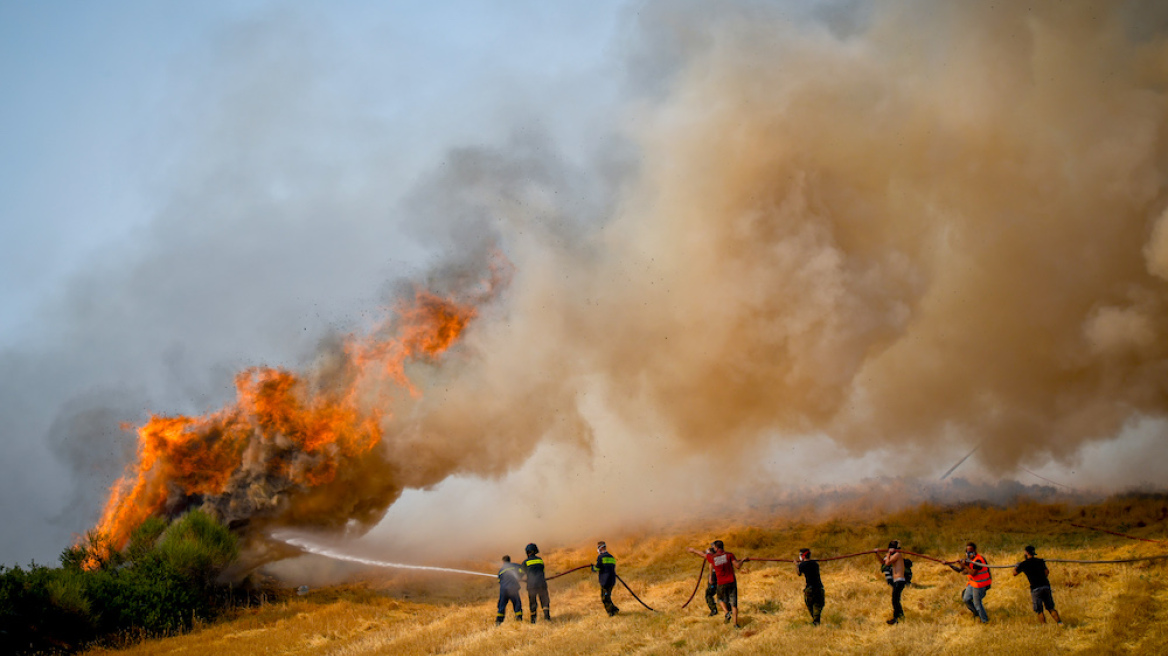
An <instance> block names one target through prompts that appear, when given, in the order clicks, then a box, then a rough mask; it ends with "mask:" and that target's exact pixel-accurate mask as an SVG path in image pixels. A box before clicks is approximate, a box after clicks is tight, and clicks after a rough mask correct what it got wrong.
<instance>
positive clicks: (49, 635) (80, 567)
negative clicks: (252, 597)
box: [0, 510, 239, 653]
mask: <svg viewBox="0 0 1168 656" xmlns="http://www.w3.org/2000/svg"><path fill="white" fill-rule="evenodd" d="M103 547H104V544H103V542H102V538H101V536H97V535H90V536H89V537H88V539H87V541H86V542H85V543H83V544H81V545H76V546H73V547H69V548H68V549H65V550H64V551H63V552H62V553H61V567H60V568H56V569H53V568H48V567H43V566H39V565H36V564H33V565H30V566H29V568H28V569H27V570H25V569H22V568H20V567H14V568H11V569H8V568H5V567H2V566H0V652H3V653H27V652H34V651H45V650H51V651H70V650H73V649H76V648H78V647H80V646H82V645H84V644H86V643H88V642H91V641H93V640H95V639H98V638H100V637H101V636H104V635H111V634H115V633H124V632H126V631H130V630H139V631H144V632H146V633H148V634H170V633H175V632H178V631H182V630H184V629H187V628H189V627H190V626H191V623H192V622H193V621H194V619H195V618H204V619H210V618H211V617H213V616H214V614H215V613H216V611H217V610H218V608H217V601H216V600H217V599H219V598H221V597H222V595H221V594H219V593H220V591H221V590H220V586H219V585H218V584H217V583H216V581H215V579H216V577H217V576H218V574H219V573H220V572H221V571H222V570H223V568H225V567H226V566H227V565H229V564H230V563H231V562H232V561H233V560H234V559H235V558H236V556H237V555H238V552H239V547H238V544H237V542H236V539H235V536H234V535H232V534H231V532H230V531H228V530H227V528H226V527H224V526H223V525H222V524H220V523H218V522H217V521H215V519H214V518H213V517H211V516H210V515H208V514H206V513H204V512H201V511H197V510H196V511H192V512H190V513H187V514H186V515H184V516H183V517H181V518H179V519H178V520H176V521H174V522H173V523H171V524H169V525H167V523H166V521H165V520H164V519H162V518H151V519H148V520H147V521H145V522H143V523H142V525H141V526H139V527H138V529H137V530H135V531H134V533H133V535H132V536H131V538H130V542H129V544H128V545H127V546H126V548H125V549H124V550H122V551H121V552H114V553H112V555H110V556H109V557H107V558H105V559H104V560H102V561H101V565H100V567H97V568H95V569H90V570H86V569H85V565H86V564H87V563H92V562H94V561H93V560H92V559H91V555H93V554H101V553H109V552H108V550H106V549H104V548H103Z"/></svg>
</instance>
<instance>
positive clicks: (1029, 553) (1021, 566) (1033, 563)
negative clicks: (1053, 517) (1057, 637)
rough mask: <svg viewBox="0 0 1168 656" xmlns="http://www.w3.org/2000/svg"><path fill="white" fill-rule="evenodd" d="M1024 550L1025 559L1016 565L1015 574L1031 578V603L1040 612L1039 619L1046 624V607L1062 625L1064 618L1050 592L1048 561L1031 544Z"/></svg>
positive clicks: (1036, 611) (1035, 610)
mask: <svg viewBox="0 0 1168 656" xmlns="http://www.w3.org/2000/svg"><path fill="white" fill-rule="evenodd" d="M1023 551H1025V554H1024V555H1023V556H1022V558H1023V560H1022V562H1020V563H1018V565H1017V566H1015V567H1014V576H1018V575H1019V574H1025V575H1026V578H1027V579H1029V580H1030V603H1031V605H1032V607H1033V608H1034V612H1035V613H1038V619H1039V620H1040V621H1041V622H1042V623H1043V624H1046V613H1044V612H1043V608H1044V607H1045V609H1046V610H1049V611H1050V616H1051V617H1053V618H1054V621H1055V622H1057V623H1058V625H1059V626H1062V625H1063V620H1062V618H1060V617H1059V614H1058V611H1057V610H1055V609H1054V595H1053V594H1051V592H1050V570H1049V569H1047V567H1046V561H1045V560H1043V559H1041V558H1039V557H1038V554H1036V553H1034V547H1032V546H1030V545H1027V546H1026V548H1025V549H1023Z"/></svg>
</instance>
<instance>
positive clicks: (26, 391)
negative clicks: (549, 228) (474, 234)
mask: <svg viewBox="0 0 1168 656" xmlns="http://www.w3.org/2000/svg"><path fill="white" fill-rule="evenodd" d="M620 5H621V3H618V2H607V1H601V2H595V1H590V2H579V3H555V5H554V8H553V6H552V5H551V4H549V3H544V2H536V1H532V2H503V3H488V2H443V3H423V2H389V3H386V2H332V1H331V0H330V1H329V2H282V1H281V2H269V1H254V2H253V1H243V2H239V1H235V0H232V1H230V2H198V3H156V2H102V3H92V2H0V88H3V89H4V93H3V94H0V371H3V374H2V375H0V378H2V379H3V383H0V386H2V394H0V418H2V422H3V427H2V428H0V440H2V441H3V443H4V447H5V449H6V457H5V458H3V464H2V465H0V468H2V470H3V471H2V473H0V478H3V479H4V480H5V483H4V492H3V494H0V497H2V500H0V517H2V518H3V519H2V521H3V524H4V526H5V528H4V530H3V532H2V533H0V562H13V561H26V560H27V559H29V558H33V557H35V558H37V559H39V560H41V561H42V562H43V561H51V560H52V559H53V558H55V556H56V553H57V552H58V551H59V550H60V549H61V548H63V547H64V546H65V545H67V544H68V542H69V540H70V537H69V536H70V535H71V534H74V533H77V532H79V531H83V530H85V529H86V528H87V527H88V526H89V525H91V524H92V522H93V521H94V519H95V515H94V513H95V512H96V510H97V508H99V507H100V503H101V497H102V496H103V494H104V493H103V491H102V488H103V487H104V486H105V485H108V484H109V482H110V481H111V480H112V478H111V477H112V476H116V475H117V473H119V472H120V470H121V466H122V464H123V463H124V462H125V461H126V460H127V459H128V457H129V456H130V455H131V454H132V448H131V447H129V446H127V445H128V439H127V437H126V436H125V435H124V434H123V433H121V432H120V431H119V430H118V429H117V424H118V423H119V422H121V421H125V420H132V421H140V420H141V419H142V418H143V417H144V416H145V413H146V412H149V411H154V410H158V411H161V412H178V411H186V412H203V411H206V410H208V409H211V408H213V407H214V406H215V405H216V404H218V403H221V402H222V400H223V398H225V397H226V396H227V395H229V393H230V389H229V387H230V373H231V372H232V371H234V370H236V369H238V368H239V367H242V366H246V365H249V364H260V363H265V364H296V363H298V362H300V360H302V359H303V358H304V357H305V356H306V355H308V354H309V353H310V351H311V349H312V348H313V346H314V345H315V343H316V341H317V340H319V339H320V338H321V337H322V336H323V335H324V334H326V333H327V332H329V331H334V330H346V329H348V328H349V327H351V326H352V325H355V324H357V323H359V322H361V321H362V316H363V314H366V313H369V312H373V311H376V310H377V309H378V307H379V305H380V304H381V303H382V302H383V301H384V300H385V293H386V285H387V284H389V283H390V282H392V281H393V280H394V279H396V278H399V277H403V276H409V275H412V274H414V273H416V268H417V266H419V263H420V262H424V261H425V260H426V259H427V253H429V252H431V251H433V250H434V248H435V245H434V244H433V243H429V244H427V243H425V242H427V241H428V240H429V239H430V238H428V237H426V236H425V235H421V236H419V235H418V229H417V228H416V227H415V228H414V229H412V232H413V235H412V236H411V235H410V234H404V233H403V231H402V230H401V229H399V224H400V223H402V211H401V209H400V207H399V206H398V205H399V200H400V197H401V195H402V194H403V192H405V191H406V190H408V189H410V188H412V187H413V186H414V185H416V184H417V182H418V180H419V179H421V178H424V177H426V176H429V175H432V174H433V171H434V170H435V168H436V167H439V168H440V167H441V165H442V163H441V160H442V158H443V157H444V155H445V153H446V152H447V150H448V149H450V148H453V147H468V146H476V145H483V144H497V143H505V142H506V141H507V140H508V139H511V138H513V137H514V136H515V135H516V134H523V133H524V132H530V133H533V134H534V133H539V132H546V133H551V134H555V135H556V136H555V138H556V140H557V142H558V143H559V144H560V146H561V148H564V149H571V148H572V147H573V146H574V145H575V146H578V147H579V148H580V149H581V150H582V151H586V150H587V148H588V147H589V140H590V139H591V138H593V137H594V136H595V133H596V131H595V130H591V129H590V123H591V122H596V121H598V120H600V119H599V118H598V117H603V116H605V115H607V114H609V112H607V111H604V110H602V109H601V108H602V107H604V106H605V105H608V104H610V103H612V102H613V99H614V97H615V90H616V87H617V85H618V84H620V83H621V79H620V77H619V76H618V75H617V74H616V71H615V67H614V64H613V58H612V52H613V50H614V48H616V41H617V20H618V16H619V15H620V11H621V10H620ZM552 108H555V109H554V111H553V110H552ZM421 230H422V232H423V233H424V232H425V229H424V228H422V229H421ZM407 232H409V231H407ZM430 241H432V240H430ZM147 335H152V336H153V337H147ZM70 408H72V409H70ZM54 435H55V436H56V437H54ZM79 436H81V437H79Z"/></svg>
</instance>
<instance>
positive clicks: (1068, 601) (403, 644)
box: [90, 497, 1168, 656]
mask: <svg viewBox="0 0 1168 656" xmlns="http://www.w3.org/2000/svg"><path fill="white" fill-rule="evenodd" d="M1166 505H1168V502H1166V501H1165V500H1164V499H1163V498H1162V497H1144V498H1127V499H1114V500H1111V501H1108V502H1105V503H1102V504H1099V505H1096V506H1090V507H1085V508H1074V509H1067V508H1064V507H1059V506H1048V505H1036V504H1026V505H1020V506H1017V507H1014V508H1009V509H993V508H981V507H976V506H970V507H965V508H956V509H955V508H947V509H946V508H936V507H929V506H925V507H921V508H917V509H914V510H910V511H906V512H902V513H898V514H895V515H891V516H888V517H885V518H883V519H882V520H881V521H873V522H869V523H863V522H846V523H845V522H842V521H832V522H826V523H819V524H792V523H787V522H781V521H776V522H772V523H770V524H768V525H758V526H742V527H737V528H728V529H727V530H724V531H722V532H720V534H719V535H718V536H712V535H709V534H707V533H695V532H687V533H682V534H679V535H675V536H669V537H663V536H640V537H628V538H626V539H624V540H614V539H610V540H609V545H610V548H611V549H612V551H613V553H614V554H615V555H616V556H617V558H618V559H619V563H620V566H619V570H618V571H619V572H620V573H621V575H622V577H623V578H624V579H625V580H626V581H628V583H629V584H630V585H631V586H633V589H634V590H636V591H637V593H638V594H640V595H641V597H642V598H643V599H645V601H646V602H648V603H649V604H650V605H653V606H654V607H657V608H659V609H661V610H662V611H663V612H660V613H651V612H649V611H648V610H645V609H644V608H642V607H640V606H639V605H638V604H637V603H636V602H635V601H634V600H633V599H632V598H631V597H629V596H628V593H627V592H625V591H624V590H623V589H622V588H620V587H619V586H618V588H617V591H616V592H614V599H615V600H616V602H617V603H618V605H620V606H621V608H622V612H621V614H620V616H618V617H615V618H609V617H607V616H605V615H604V613H603V611H602V609H601V607H600V601H599V598H598V593H597V588H596V586H595V583H594V578H593V576H592V575H590V574H587V573H585V572H580V573H577V574H570V575H568V576H567V577H564V578H562V579H558V580H556V581H553V582H552V583H551V588H552V609H553V617H554V620H553V622H551V623H544V622H542V621H541V622H540V623H539V624H537V625H535V626H532V625H530V624H528V623H526V622H525V623H522V624H520V623H518V622H515V621H514V620H513V619H510V618H509V619H508V621H507V623H506V624H504V625H503V627H501V628H496V627H495V626H494V615H495V608H494V601H495V594H496V588H495V586H494V584H493V582H492V581H489V580H487V579H482V580H481V581H479V580H474V581H467V580H463V579H457V583H452V579H451V578H450V577H446V578H442V579H441V580H437V579H435V580H434V581H433V582H432V584H430V585H427V582H426V579H424V578H417V577H411V578H408V579H405V578H400V577H399V578H394V579H388V580H383V581H381V582H380V583H379V584H375V585H372V586H371V585H368V584H363V585H350V586H338V587H335V588H328V589H322V590H316V591H313V592H312V593H311V594H310V595H308V596H307V597H303V598H295V597H293V598H291V599H290V600H287V601H283V602H279V603H275V604H268V605H266V606H264V607H261V608H253V609H247V610H241V611H239V612H237V613H236V614H235V615H234V616H232V617H230V618H227V619H225V620H223V621H221V622H219V623H216V624H214V625H210V626H205V627H201V628H199V629H197V630H196V631H193V632H192V633H190V634H188V635H184V636H179V637H174V638H166V639H159V640H148V641H145V642H142V643H140V644H137V645H135V646H133V647H131V648H128V649H125V650H121V651H117V652H114V651H107V650H94V651H91V652H90V653H91V654H105V653H110V654H113V653H117V654H124V655H126V656H131V655H133V656H139V655H141V656H145V655H147V654H150V655H154V654H159V655H161V654H335V655H338V656H340V655H348V654H362V655H364V654H393V655H398V654H501V653H507V654H532V655H535V654H541V655H544V654H546V655H556V654H564V655H568V654H584V653H588V654H694V653H704V652H719V653H725V654H753V653H782V654H789V655H796V654H811V653H814V654H860V653H862V654H945V653H955V654H957V653H959V654H963V655H964V654H970V653H987V652H991V653H998V654H1020V655H1025V656H1037V655H1039V654H1055V653H1083V654H1088V653H1089V654H1105V653H1146V654H1155V653H1168V577H1166V576H1165V565H1164V564H1163V561H1159V562H1156V563H1151V564H1149V563H1143V564H1136V565H1126V566H1084V565H1054V564H1052V565H1051V579H1052V582H1053V584H1054V588H1055V601H1056V602H1057V604H1058V608H1059V610H1060V612H1061V613H1062V616H1063V619H1064V621H1065V622H1066V626H1065V627H1056V626H1055V625H1054V624H1053V623H1052V624H1048V625H1045V626H1043V625H1038V624H1037V623H1036V620H1035V617H1034V615H1033V613H1032V612H1031V610H1030V604H1029V590H1028V586H1027V585H1026V580H1025V577H1022V576H1020V577H1017V578H1013V577H1012V576H1010V571H1009V570H995V579H994V580H995V583H994V587H993V589H992V590H991V591H990V593H989V594H988V595H987V597H986V603H987V608H988V610H989V613H990V620H991V623H990V624H989V625H986V626H981V625H980V624H977V623H974V622H973V621H972V619H971V618H970V617H969V616H968V613H967V612H966V611H965V610H964V607H963V606H962V605H961V602H960V594H961V590H962V588H963V586H964V579H963V577H960V576H958V575H956V574H954V573H952V572H950V571H949V570H948V569H945V568H942V567H940V566H937V565H933V564H930V563H928V562H926V561H921V562H918V563H917V564H916V567H915V568H914V569H915V571H916V579H915V582H914V585H913V587H911V588H910V589H908V590H906V591H905V593H904V603H905V610H906V611H907V613H908V619H907V621H906V622H905V623H903V624H900V625H898V626H895V627H889V626H887V625H885V624H884V620H885V619H887V617H888V616H889V592H888V587H887V586H886V585H885V583H884V580H883V577H882V576H881V575H880V573H879V571H878V569H877V567H876V564H875V560H874V559H873V558H872V557H864V558H857V559H852V560H845V561H839V562H834V563H824V565H823V578H824V584H825V586H826V588H827V607H826V609H825V611H824V625H823V626H820V627H811V626H809V625H808V617H807V613H806V610H805V609H804V607H803V602H802V590H801V581H802V579H799V578H798V577H796V576H795V575H794V572H793V566H792V565H788V564H785V563H774V564H771V563H766V564H764V563H752V564H750V565H748V567H747V571H746V572H745V573H744V574H743V575H742V576H741V577H740V583H739V586H740V598H741V602H740V603H741V615H742V620H743V628H742V629H741V630H739V631H735V630H734V629H732V628H731V627H729V626H727V625H726V624H724V623H723V622H722V621H721V618H708V617H706V612H707V610H706V608H705V604H704V603H703V601H702V599H701V597H700V596H699V597H698V598H696V599H695V600H694V602H693V603H692V604H690V606H689V608H687V609H685V610H680V609H679V608H678V607H679V606H680V605H681V603H682V602H683V601H684V600H685V598H686V597H687V596H688V595H689V593H690V591H691V590H692V589H693V586H694V582H695V579H696V576H697V570H698V567H699V566H700V562H699V561H698V559H697V558H695V557H694V556H692V555H689V554H686V553H684V551H683V549H684V547H685V546H687V545H692V546H695V547H698V546H701V545H703V544H705V543H707V542H708V541H709V540H710V539H711V538H713V537H721V538H722V539H724V540H725V541H726V543H727V546H728V548H729V549H730V550H731V551H734V552H735V553H737V554H738V555H739V556H740V557H742V556H748V555H757V556H772V557H790V555H791V554H793V553H794V552H795V551H796V550H797V549H798V548H799V547H802V546H808V547H810V548H812V549H813V550H815V551H816V553H817V554H820V555H828V554H830V553H842V552H851V551H857V550H863V549H871V548H874V547H878V546H883V545H884V544H885V543H886V542H887V540H888V539H890V538H892V537H898V538H900V539H901V540H902V541H903V542H904V545H905V547H906V548H907V549H909V550H912V551H922V552H925V553H931V554H936V555H942V554H944V555H948V556H951V557H955V556H956V555H957V554H958V552H959V550H960V549H961V547H962V545H964V543H965V541H966V540H968V539H973V540H975V541H976V542H978V543H979V545H981V546H982V549H981V550H982V552H983V553H985V554H986V555H987V557H988V558H989V559H990V562H991V563H994V564H1006V563H1012V562H1015V561H1016V560H1018V558H1019V556H1020V554H1021V551H1022V547H1023V546H1024V545H1026V544H1029V543H1033V544H1035V545H1036V546H1037V547H1038V548H1039V550H1040V551H1039V553H1040V555H1042V556H1045V557H1047V558H1092V559H1093V558H1125V557H1136V556H1141V555H1152V554H1156V553H1163V552H1164V550H1165V549H1166V548H1168V545H1155V544H1152V543H1147V542H1137V541H1132V540H1126V539H1123V538H1119V537H1114V536H1109V535H1106V534H1102V533H1095V532H1091V531H1085V530H1082V529H1076V528H1074V527H1071V526H1069V525H1067V524H1066V523H1060V522H1058V521H1057V520H1059V519H1066V518H1069V519H1071V521H1075V522H1076V523H1082V524H1091V525H1102V526H1107V527H1110V528H1113V529H1118V530H1121V531H1124V532H1131V533H1134V534H1136V535H1141V536H1146V537H1153V538H1157V539H1163V538H1164V537H1165V533H1166V532H1165V530H1164V529H1165V526H1166V525H1168V521H1166V520H1168V510H1165V508H1164V506H1166ZM544 556H545V558H546V559H547V560H548V562H549V563H550V567H551V569H552V570H554V571H559V570H560V569H566V568H567V567H569V566H572V565H576V564H580V563H584V562H588V561H589V560H590V559H591V557H592V553H591V551H590V550H588V549H580V550H574V551H567V550H561V551H558V552H549V553H547V554H544ZM699 594H700V592H699ZM407 596H408V598H406V597H407ZM524 601H525V602H526V598H525V599H524Z"/></svg>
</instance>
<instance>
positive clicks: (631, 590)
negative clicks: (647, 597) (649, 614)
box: [616, 574, 657, 613]
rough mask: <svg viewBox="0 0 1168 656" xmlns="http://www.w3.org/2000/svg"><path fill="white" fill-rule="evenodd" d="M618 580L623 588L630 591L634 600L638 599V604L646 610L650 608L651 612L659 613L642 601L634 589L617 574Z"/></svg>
mask: <svg viewBox="0 0 1168 656" xmlns="http://www.w3.org/2000/svg"><path fill="white" fill-rule="evenodd" d="M616 580H618V581H620V584H621V585H623V586H625V590H628V591H629V594H631V595H633V599H636V600H637V603H639V604H641V605H642V606H644V607H645V608H648V609H649V610H651V611H653V612H654V613H656V612H657V610H656V609H654V608H653V607H652V606H650V605H649V604H647V603H645V602H643V601H641V598H640V597H638V596H637V593H635V592H633V589H632V588H630V587H629V584H628V583H625V580H624V579H622V578H621V577H620V574H617V575H616Z"/></svg>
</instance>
